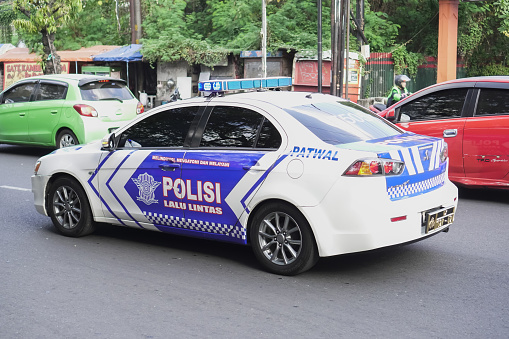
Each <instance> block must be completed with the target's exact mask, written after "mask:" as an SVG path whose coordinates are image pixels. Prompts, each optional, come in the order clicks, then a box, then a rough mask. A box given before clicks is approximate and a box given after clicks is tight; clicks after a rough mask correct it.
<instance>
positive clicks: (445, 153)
mask: <svg viewBox="0 0 509 339" xmlns="http://www.w3.org/2000/svg"><path fill="white" fill-rule="evenodd" d="M448 157H449V146H448V145H447V143H446V142H444V147H443V148H442V151H440V162H445V161H446V160H447V158H448Z"/></svg>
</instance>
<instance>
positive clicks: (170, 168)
mask: <svg viewBox="0 0 509 339" xmlns="http://www.w3.org/2000/svg"><path fill="white" fill-rule="evenodd" d="M159 168H160V169H162V170H163V171H175V169H177V168H180V164H175V163H170V164H160V165H159Z"/></svg>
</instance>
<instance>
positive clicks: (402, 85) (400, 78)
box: [387, 74, 411, 107]
mask: <svg viewBox="0 0 509 339" xmlns="http://www.w3.org/2000/svg"><path fill="white" fill-rule="evenodd" d="M407 81H410V78H409V77H407V76H406V75H404V74H400V75H396V77H395V78H394V87H392V89H391V93H390V94H389V97H388V98H387V107H389V106H392V105H393V104H395V103H397V102H398V101H400V100H401V99H403V98H406V97H407V96H409V95H410V94H411V93H410V92H409V91H408V89H407V88H406V82H407Z"/></svg>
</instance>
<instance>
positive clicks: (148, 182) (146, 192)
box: [132, 172, 161, 205]
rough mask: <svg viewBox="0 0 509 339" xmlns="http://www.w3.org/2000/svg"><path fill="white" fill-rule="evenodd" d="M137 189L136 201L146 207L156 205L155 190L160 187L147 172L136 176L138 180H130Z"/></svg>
mask: <svg viewBox="0 0 509 339" xmlns="http://www.w3.org/2000/svg"><path fill="white" fill-rule="evenodd" d="M132 180H133V181H134V183H135V184H136V186H138V189H139V190H140V192H139V196H138V198H137V199H138V200H139V201H142V202H144V203H145V204H147V205H151V204H157V203H159V201H158V200H156V199H155V194H154V192H155V190H156V188H157V187H158V186H159V185H161V183H160V182H158V181H155V180H154V177H153V176H151V175H150V174H148V173H147V172H145V173H143V174H140V175H138V179H135V178H132Z"/></svg>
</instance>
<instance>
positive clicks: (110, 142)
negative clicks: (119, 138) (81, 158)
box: [101, 133, 117, 152]
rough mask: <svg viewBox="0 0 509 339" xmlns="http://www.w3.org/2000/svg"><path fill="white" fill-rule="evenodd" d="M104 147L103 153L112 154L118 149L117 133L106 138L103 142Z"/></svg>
mask: <svg viewBox="0 0 509 339" xmlns="http://www.w3.org/2000/svg"><path fill="white" fill-rule="evenodd" d="M101 142H102V147H101V149H102V150H103V151H108V152H112V151H114V150H115V148H116V146H117V145H116V137H115V133H110V134H109V135H107V136H105V137H104V138H103V139H102V140H101Z"/></svg>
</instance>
